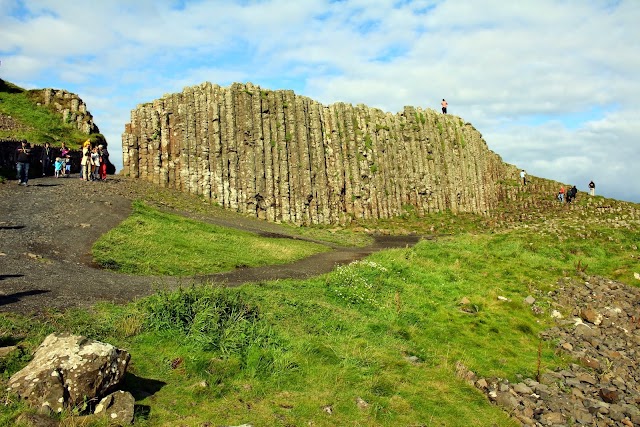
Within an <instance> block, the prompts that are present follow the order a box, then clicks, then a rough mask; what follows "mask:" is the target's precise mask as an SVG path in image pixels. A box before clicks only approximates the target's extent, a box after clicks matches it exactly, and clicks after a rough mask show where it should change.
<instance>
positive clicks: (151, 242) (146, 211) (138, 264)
mask: <svg viewBox="0 0 640 427" xmlns="http://www.w3.org/2000/svg"><path fill="white" fill-rule="evenodd" d="M326 250H328V248H327V247H326V246H322V245H318V244H314V243H309V242H305V241H300V240H293V239H275V238H263V237H259V236H257V235H255V234H252V233H247V232H242V231H238V230H235V229H229V228H223V227H219V226H216V225H212V224H208V223H204V222H200V221H195V220H191V219H187V218H184V217H181V216H179V215H175V214H170V213H165V212H161V211H160V210H158V209H155V208H152V207H150V206H148V205H145V204H144V203H141V202H137V203H134V206H133V212H132V214H131V215H130V216H129V217H128V218H127V219H126V220H124V221H123V222H122V223H121V224H120V225H119V226H118V227H116V228H114V229H112V230H110V231H109V232H108V233H106V234H105V235H103V236H101V237H100V239H99V240H98V241H97V242H96V243H95V244H94V246H93V251H92V253H93V256H94V259H95V261H96V262H97V263H98V264H99V265H101V266H103V267H104V268H109V269H113V270H117V271H120V272H124V273H135V274H141V275H168V276H185V275H195V274H212V273H217V272H221V271H228V270H233V269H234V268H237V267H244V266H246V267H255V266H261V265H271V264H281V263H287V262H292V261H295V260H298V259H301V258H304V257H307V256H309V255H312V254H314V253H318V252H322V251H326Z"/></svg>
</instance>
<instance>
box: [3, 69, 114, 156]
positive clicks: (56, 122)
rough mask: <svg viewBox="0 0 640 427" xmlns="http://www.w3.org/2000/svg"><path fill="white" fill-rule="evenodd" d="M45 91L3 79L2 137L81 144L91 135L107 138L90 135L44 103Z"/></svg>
mask: <svg viewBox="0 0 640 427" xmlns="http://www.w3.org/2000/svg"><path fill="white" fill-rule="evenodd" d="M41 96H42V95H41V91H39V90H26V89H23V88H20V87H18V86H16V85H14V84H12V83H10V82H7V81H5V80H2V79H0V118H2V120H0V123H1V124H2V125H0V140H2V139H7V140H18V141H19V140H27V141H29V142H30V143H32V144H44V143H45V142H49V143H51V144H52V146H60V143H61V142H65V143H66V144H67V146H68V147H69V148H72V149H75V148H79V147H80V146H81V144H82V142H83V141H86V140H87V139H88V138H89V139H91V140H95V141H100V142H102V141H104V137H103V136H102V135H101V134H92V135H87V134H86V133H83V132H81V131H80V130H78V128H77V127H75V126H74V125H73V124H71V123H65V122H64V121H63V120H62V117H61V115H60V114H59V113H58V112H56V110H55V109H54V108H53V107H52V106H50V105H49V106H45V105H43V104H42V102H41V101H42V100H41Z"/></svg>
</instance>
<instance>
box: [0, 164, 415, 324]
mask: <svg viewBox="0 0 640 427" xmlns="http://www.w3.org/2000/svg"><path fill="white" fill-rule="evenodd" d="M150 185H151V184H148V183H145V182H141V181H139V180H133V179H128V178H124V177H119V176H115V177H110V179H109V180H107V181H106V182H84V181H82V180H80V179H78V178H77V176H75V175H74V177H72V178H58V179H56V178H51V177H44V178H39V179H32V180H30V181H29V186H27V187H24V186H19V185H16V181H8V182H5V183H4V184H0V311H12V312H19V313H22V314H38V313H42V312H43V311H45V310H48V309H56V310H62V309H67V308H72V307H80V306H82V307H87V306H91V305H92V304H94V303H96V302H98V301H112V302H116V303H122V302H127V301H131V300H133V299H135V298H137V297H141V296H145V295H149V294H151V293H153V292H155V291H157V290H160V289H170V288H176V287H178V286H181V285H183V286H184V285H190V284H192V283H203V282H205V281H215V282H220V283H223V284H226V285H227V286H236V285H239V284H242V283H246V282H259V281H265V280H275V279H284V278H307V277H311V276H314V275H319V274H323V273H326V272H329V271H331V270H332V269H333V268H335V267H336V266H337V265H340V264H345V263H349V262H351V261H354V260H357V259H361V258H363V257H365V256H367V255H369V254H371V253H373V252H375V251H378V250H381V249H386V248H391V247H405V246H407V245H413V244H415V243H416V242H417V241H418V240H419V237H418V236H379V237H376V242H375V244H373V245H371V246H369V247H366V248H355V249H354V248H342V247H333V250H332V251H329V252H325V253H322V254H317V255H314V256H312V257H309V258H307V259H304V260H301V261H298V262H295V263H292V264H286V265H281V266H267V267H259V268H243V269H238V270H235V271H232V272H228V273H220V274H215V275H210V276H206V277H183V278H175V277H146V276H136V275H128V274H121V273H115V272H112V271H107V270H102V269H99V268H96V267H95V266H94V265H92V258H91V246H92V244H93V243H94V242H95V241H96V240H97V239H98V237H99V236H100V235H102V234H103V233H105V232H106V231H108V230H109V229H111V228H113V227H115V226H116V225H118V224H119V223H120V222H121V221H122V220H124V219H125V218H126V217H127V216H128V215H129V214H130V212H131V202H132V201H133V200H134V199H136V198H138V197H140V194H143V193H144V191H148V190H149V186H150ZM199 219H204V220H206V221H209V222H212V223H216V224H219V225H223V226H231V227H235V228H239V229H243V230H247V231H253V232H257V233H261V234H265V235H269V236H279V237H291V236H287V234H286V233H287V232H286V230H285V229H284V228H283V227H280V226H278V225H277V224H272V223H267V222H264V221H260V220H257V219H253V218H247V217H243V216H239V215H237V214H235V213H233V212H228V213H227V212H225V213H224V216H221V214H220V213H219V212H218V213H212V214H211V215H207V216H206V218H199Z"/></svg>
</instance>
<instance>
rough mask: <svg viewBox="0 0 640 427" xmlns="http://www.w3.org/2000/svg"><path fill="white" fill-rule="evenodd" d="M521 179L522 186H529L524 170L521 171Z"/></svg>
mask: <svg viewBox="0 0 640 427" xmlns="http://www.w3.org/2000/svg"><path fill="white" fill-rule="evenodd" d="M520 179H521V180H522V185H527V173H526V172H525V171H524V169H522V170H521V171H520Z"/></svg>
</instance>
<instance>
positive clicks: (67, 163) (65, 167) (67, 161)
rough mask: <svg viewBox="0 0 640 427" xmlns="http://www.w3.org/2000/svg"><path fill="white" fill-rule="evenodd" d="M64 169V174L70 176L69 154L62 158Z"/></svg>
mask: <svg viewBox="0 0 640 427" xmlns="http://www.w3.org/2000/svg"><path fill="white" fill-rule="evenodd" d="M64 170H65V176H66V177H67V178H69V176H71V156H69V155H67V157H66V158H65V159H64Z"/></svg>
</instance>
